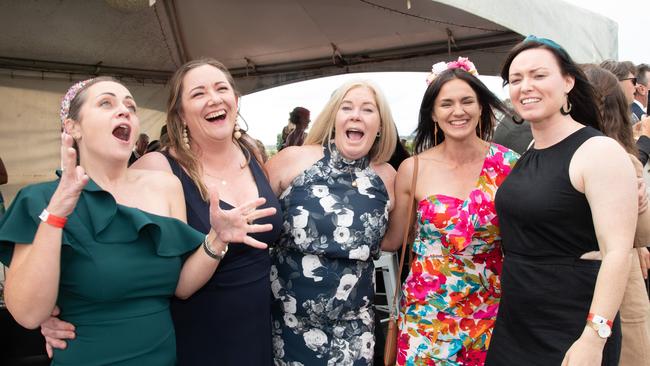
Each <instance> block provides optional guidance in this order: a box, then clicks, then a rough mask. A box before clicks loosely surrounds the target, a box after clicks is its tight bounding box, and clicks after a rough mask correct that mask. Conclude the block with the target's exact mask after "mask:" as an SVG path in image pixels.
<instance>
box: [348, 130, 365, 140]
mask: <svg viewBox="0 0 650 366" xmlns="http://www.w3.org/2000/svg"><path fill="white" fill-rule="evenodd" d="M345 135H346V136H347V137H348V139H350V140H352V141H359V140H361V139H362V138H363V136H364V135H365V134H364V133H363V132H361V131H359V130H355V129H350V130H347V131H345Z"/></svg>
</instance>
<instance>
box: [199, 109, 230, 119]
mask: <svg viewBox="0 0 650 366" xmlns="http://www.w3.org/2000/svg"><path fill="white" fill-rule="evenodd" d="M204 118H205V119H206V120H207V121H208V122H219V121H223V120H225V119H226V111H224V110H220V111H216V112H212V113H209V114H208V115H207V116H205V117H204Z"/></svg>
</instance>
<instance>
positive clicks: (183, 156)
mask: <svg viewBox="0 0 650 366" xmlns="http://www.w3.org/2000/svg"><path fill="white" fill-rule="evenodd" d="M203 65H210V66H212V67H214V68H216V69H218V70H221V72H223V73H224V75H226V80H228V83H230V86H231V87H232V88H233V91H234V92H235V95H236V96H237V97H239V96H240V94H239V92H238V91H237V88H236V87H235V80H234V79H233V77H232V75H231V74H230V72H229V71H228V68H226V66H224V64H222V63H221V62H219V61H217V60H215V59H213V58H201V59H197V60H192V61H189V62H186V63H185V64H183V65H182V66H181V67H179V68H178V70H176V72H175V73H174V75H173V76H172V77H171V79H170V80H169V86H170V87H169V99H168V100H167V137H168V140H167V141H166V142H165V147H166V148H167V149H171V150H173V152H174V158H175V159H176V161H178V163H179V164H180V165H181V166H182V167H183V168H184V169H185V171H186V172H187V174H188V175H189V176H190V178H191V179H192V181H193V182H194V184H195V185H196V187H197V188H198V189H199V192H200V193H201V198H203V200H205V201H208V200H209V192H208V188H207V187H206V185H205V184H204V183H203V179H201V175H202V173H203V167H202V166H201V164H200V163H199V159H198V156H197V154H196V153H194V151H192V150H191V149H186V148H185V146H184V143H183V130H184V129H185V124H184V123H183V120H182V119H181V111H182V109H183V107H182V99H183V98H182V92H183V79H184V78H185V75H186V74H187V73H188V72H189V71H190V70H192V69H195V68H197V67H200V66H203ZM240 132H242V134H245V132H246V131H244V130H243V129H242V130H241V131H240ZM187 136H188V138H189V139H190V144H191V143H192V136H191V134H190V131H189V130H187ZM243 137H244V136H242V138H240V139H235V138H233V140H234V141H235V142H236V143H237V145H238V146H239V147H240V148H241V149H242V151H243V152H244V155H245V156H246V163H248V162H249V161H250V157H251V156H254V157H255V158H257V157H256V154H255V152H256V151H257V149H256V147H254V146H253V145H252V144H251V142H250V141H248V139H246V138H243ZM196 148H198V150H199V151H200V150H201V149H200V146H196Z"/></svg>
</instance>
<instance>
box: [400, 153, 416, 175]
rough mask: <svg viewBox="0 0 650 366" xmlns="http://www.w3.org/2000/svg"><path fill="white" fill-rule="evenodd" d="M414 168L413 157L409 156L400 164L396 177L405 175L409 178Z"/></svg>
mask: <svg viewBox="0 0 650 366" xmlns="http://www.w3.org/2000/svg"><path fill="white" fill-rule="evenodd" d="M414 167H415V155H414V156H410V157H408V158H406V159H404V161H402V163H401V164H400V165H399V167H398V168H397V174H398V175H404V174H407V175H409V176H410V175H411V174H413V169H414Z"/></svg>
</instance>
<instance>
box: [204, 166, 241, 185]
mask: <svg viewBox="0 0 650 366" xmlns="http://www.w3.org/2000/svg"><path fill="white" fill-rule="evenodd" d="M243 171H244V169H243V168H240V169H239V173H237V174H235V175H234V176H233V178H236V177H239V176H240V175H241V174H242V172H243ZM203 174H205V175H207V176H208V177H212V178H215V179H218V180H219V181H220V183H221V185H222V186H225V185H227V184H228V181H227V180H225V179H224V178H221V177H219V176H216V175H213V174H210V173H208V172H207V171H205V170H203Z"/></svg>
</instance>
